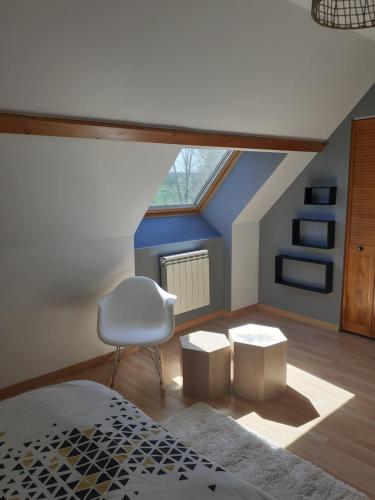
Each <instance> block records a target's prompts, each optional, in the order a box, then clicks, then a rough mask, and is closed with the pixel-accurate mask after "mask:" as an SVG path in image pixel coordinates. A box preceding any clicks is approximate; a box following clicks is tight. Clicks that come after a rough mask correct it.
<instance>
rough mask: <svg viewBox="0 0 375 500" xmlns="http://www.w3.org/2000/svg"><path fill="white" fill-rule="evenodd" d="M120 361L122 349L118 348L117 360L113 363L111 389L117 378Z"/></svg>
mask: <svg viewBox="0 0 375 500" xmlns="http://www.w3.org/2000/svg"><path fill="white" fill-rule="evenodd" d="M119 360H120V347H119V346H117V347H116V353H115V359H114V361H113V368H112V375H111V379H110V381H109V387H113V385H114V383H115V376H116V371H117V366H118V362H119Z"/></svg>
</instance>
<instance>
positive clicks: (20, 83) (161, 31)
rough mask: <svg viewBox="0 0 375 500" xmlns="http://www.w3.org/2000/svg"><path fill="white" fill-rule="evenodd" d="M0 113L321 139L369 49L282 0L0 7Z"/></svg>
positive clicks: (368, 59)
mask: <svg viewBox="0 0 375 500" xmlns="http://www.w3.org/2000/svg"><path fill="white" fill-rule="evenodd" d="M0 28H1V29H0V65H1V68H2V77H1V79H0V109H8V110H19V111H29V112H41V113H52V114H64V115H74V116H81V117H93V118H104V119H119V120H127V121H135V122H143V123H154V124H165V125H177V126H187V127H194V128H202V129H213V130H224V131H225V130H226V131H239V132H248V133H262V134H276V135H286V136H302V137H304V136H305V137H311V138H323V139H324V138H326V137H328V135H329V133H330V132H331V130H332V128H333V127H334V126H335V125H336V124H337V123H338V122H339V121H341V119H342V118H344V116H345V115H346V114H347V112H348V110H349V109H351V108H352V107H353V105H354V104H355V102H357V101H358V100H359V98H360V97H361V96H362V95H363V94H364V93H365V91H366V90H367V89H368V88H369V87H370V85H371V83H372V82H373V81H374V77H375V64H374V63H375V45H374V44H373V43H372V42H370V41H369V40H367V39H365V38H364V37H362V36H360V35H358V34H356V33H351V32H346V33H343V32H338V31H334V30H327V29H325V30H324V29H322V28H320V27H319V26H317V25H316V24H315V23H313V22H312V21H311V19H310V17H309V16H308V15H306V11H305V10H304V9H301V8H300V7H299V6H297V5H295V4H294V3H292V2H291V1H289V0H262V1H259V0H205V1H204V2H202V1H201V0H190V1H188V2H183V1H176V0H153V1H150V0H137V1H136V2H135V1H134V0H106V1H103V0H80V1H79V2H77V1H76V0H54V1H51V0H33V1H32V2H30V1H29V0H4V1H2V2H1V16H0Z"/></svg>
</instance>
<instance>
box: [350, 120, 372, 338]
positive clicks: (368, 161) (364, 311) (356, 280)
mask: <svg viewBox="0 0 375 500" xmlns="http://www.w3.org/2000/svg"><path fill="white" fill-rule="evenodd" d="M374 281H375V119H374V118H370V119H364V120H358V121H354V122H353V129H352V149H351V164H350V178H349V203H348V215H347V234H346V257H345V277H344V293H343V311H342V328H343V329H344V330H347V331H349V332H353V333H358V334H360V335H365V336H368V337H375V308H374V291H375V290H374V288H375V287H374Z"/></svg>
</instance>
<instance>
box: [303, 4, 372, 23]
mask: <svg viewBox="0 0 375 500" xmlns="http://www.w3.org/2000/svg"><path fill="white" fill-rule="evenodd" d="M311 15H312V18H313V19H314V21H316V22H317V23H318V24H320V25H322V26H327V27H328V28H337V29H343V30H348V29H360V28H373V27H374V26H375V0H312V7H311Z"/></svg>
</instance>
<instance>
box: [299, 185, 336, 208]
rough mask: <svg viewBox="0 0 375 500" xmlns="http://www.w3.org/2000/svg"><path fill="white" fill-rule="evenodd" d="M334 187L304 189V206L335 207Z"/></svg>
mask: <svg viewBox="0 0 375 500" xmlns="http://www.w3.org/2000/svg"><path fill="white" fill-rule="evenodd" d="M336 194H337V187H336V186H322V187H319V186H316V187H305V205H335V204H336Z"/></svg>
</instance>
